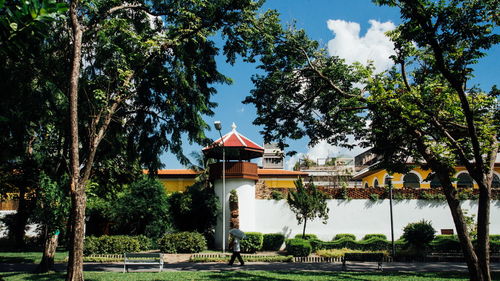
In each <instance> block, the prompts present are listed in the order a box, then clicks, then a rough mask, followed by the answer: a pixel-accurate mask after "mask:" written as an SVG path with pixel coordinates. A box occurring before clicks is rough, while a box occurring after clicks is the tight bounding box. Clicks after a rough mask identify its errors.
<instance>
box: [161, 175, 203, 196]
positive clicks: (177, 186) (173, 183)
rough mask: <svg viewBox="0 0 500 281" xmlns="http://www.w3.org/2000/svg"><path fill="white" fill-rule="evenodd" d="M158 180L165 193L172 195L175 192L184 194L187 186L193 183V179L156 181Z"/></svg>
mask: <svg viewBox="0 0 500 281" xmlns="http://www.w3.org/2000/svg"><path fill="white" fill-rule="evenodd" d="M158 180H159V181H160V182H161V183H162V184H163V186H164V187H165V190H166V191H167V193H172V192H177V191H181V192H184V191H186V188H187V187H188V186H191V185H193V184H194V182H195V181H194V179H189V178H188V179H183V178H176V179H158Z"/></svg>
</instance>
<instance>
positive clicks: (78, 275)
mask: <svg viewBox="0 0 500 281" xmlns="http://www.w3.org/2000/svg"><path fill="white" fill-rule="evenodd" d="M77 10H78V0H73V1H71V4H70V17H71V27H72V33H73V53H72V61H71V63H72V65H71V76H70V84H69V115H70V116H69V117H70V120H69V123H70V139H71V142H70V160H71V167H70V173H71V182H70V194H71V203H72V204H71V213H70V219H71V236H70V250H69V260H68V275H67V276H66V280H67V281H81V280H84V279H83V235H84V233H83V225H84V223H85V222H84V218H85V185H84V184H85V183H84V182H80V158H79V140H78V80H79V78H80V63H81V59H82V37H83V30H82V27H81V25H80V22H79V19H78V11H77Z"/></svg>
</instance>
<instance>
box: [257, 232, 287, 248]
mask: <svg viewBox="0 0 500 281" xmlns="http://www.w3.org/2000/svg"><path fill="white" fill-rule="evenodd" d="M283 242H285V235H283V234H281V233H270V234H264V239H263V243H262V250H264V251H279V250H280V249H281V246H282V245H283Z"/></svg>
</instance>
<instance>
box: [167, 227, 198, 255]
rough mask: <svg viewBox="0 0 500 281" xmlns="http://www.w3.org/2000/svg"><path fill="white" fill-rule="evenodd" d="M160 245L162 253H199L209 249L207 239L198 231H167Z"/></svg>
mask: <svg viewBox="0 0 500 281" xmlns="http://www.w3.org/2000/svg"><path fill="white" fill-rule="evenodd" d="M158 246H159V247H160V251H161V252H162V253H199V252H201V251H203V250H206V249H207V240H206V239H205V237H203V235H201V234H200V233H197V232H177V233H167V234H165V235H163V237H162V238H160V240H158Z"/></svg>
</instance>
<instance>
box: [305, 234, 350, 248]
mask: <svg viewBox="0 0 500 281" xmlns="http://www.w3.org/2000/svg"><path fill="white" fill-rule="evenodd" d="M309 241H310V243H311V246H312V248H313V250H314V251H317V250H330V249H342V248H348V249H359V246H358V243H357V242H356V241H354V240H352V239H351V238H350V237H343V238H341V239H338V240H334V241H331V242H324V241H321V240H318V239H312V240H309Z"/></svg>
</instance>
